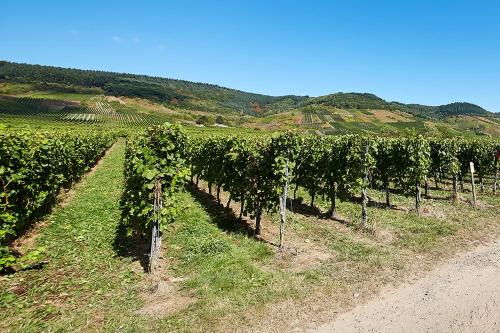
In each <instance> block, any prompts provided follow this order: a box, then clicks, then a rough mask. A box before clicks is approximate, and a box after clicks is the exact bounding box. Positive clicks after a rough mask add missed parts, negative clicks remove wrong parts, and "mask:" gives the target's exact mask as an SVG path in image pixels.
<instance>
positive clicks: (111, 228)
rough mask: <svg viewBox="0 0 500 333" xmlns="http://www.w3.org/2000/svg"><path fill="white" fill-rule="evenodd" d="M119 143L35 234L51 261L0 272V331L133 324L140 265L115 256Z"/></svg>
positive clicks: (111, 327)
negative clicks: (4, 274)
mask: <svg viewBox="0 0 500 333" xmlns="http://www.w3.org/2000/svg"><path fill="white" fill-rule="evenodd" d="M123 154H124V143H123V142H119V143H117V144H116V146H115V147H114V148H112V151H111V152H110V153H109V155H108V156H107V157H105V158H104V160H103V161H102V165H100V166H99V167H98V168H97V170H96V171H95V173H93V174H90V175H88V176H87V177H86V178H84V179H83V181H82V182H81V184H80V186H78V189H77V191H76V194H75V197H74V198H73V199H72V200H71V201H70V203H69V204H68V205H67V206H64V207H60V208H58V209H56V211H55V212H54V213H53V214H51V215H50V216H49V217H48V218H47V225H46V226H45V227H44V228H43V229H42V230H41V232H40V234H39V235H38V237H37V244H38V246H40V247H43V248H44V249H45V251H46V257H47V260H48V264H46V265H45V266H43V267H42V268H41V269H38V270H37V269H35V270H28V271H21V272H18V273H16V274H13V275H10V276H4V277H2V281H1V286H0V309H1V311H0V331H8V332H42V331H44V332H54V331H65V332H70V331H71V332H87V331H101V330H109V331H113V330H119V331H127V330H132V329H134V328H137V327H138V325H140V323H141V319H140V318H134V317H133V311H134V309H137V308H138V307H140V304H141V299H140V298H139V296H138V291H139V289H140V288H139V287H140V285H139V283H138V282H139V281H140V280H141V277H142V273H141V271H140V270H139V271H138V269H137V264H136V263H133V262H132V260H131V259H129V258H121V257H117V255H116V252H115V248H114V243H115V234H116V230H117V225H118V222H119V218H120V208H119V198H120V195H121V190H122V182H123V177H122V167H123V161H124V160H123V159H124V156H123Z"/></svg>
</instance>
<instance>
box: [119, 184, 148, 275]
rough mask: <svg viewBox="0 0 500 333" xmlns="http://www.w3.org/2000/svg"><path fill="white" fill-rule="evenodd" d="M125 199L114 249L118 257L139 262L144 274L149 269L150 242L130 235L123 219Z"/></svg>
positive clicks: (121, 205)
mask: <svg viewBox="0 0 500 333" xmlns="http://www.w3.org/2000/svg"><path fill="white" fill-rule="evenodd" d="M124 193H125V192H124ZM123 200H124V199H123V198H122V202H121V203H120V207H121V208H120V209H121V214H122V217H121V220H120V223H118V226H117V227H116V231H115V239H114V240H113V249H114V251H115V253H116V255H118V256H120V257H123V258H131V259H132V260H134V261H139V263H140V265H141V267H142V269H143V270H144V272H147V271H148V269H149V256H148V255H149V249H150V240H149V239H147V238H144V237H138V236H134V235H130V234H129V233H128V230H127V226H126V225H125V224H124V223H123V217H124V215H125V214H126V213H125V209H124V206H123V204H122V203H123Z"/></svg>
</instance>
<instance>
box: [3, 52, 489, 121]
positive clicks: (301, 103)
mask: <svg viewBox="0 0 500 333" xmlns="http://www.w3.org/2000/svg"><path fill="white" fill-rule="evenodd" d="M1 82H15V83H29V84H32V85H33V87H34V88H35V89H38V90H53V91H60V92H70V93H90V94H106V95H114V96H126V97H139V98H145V99H149V100H151V101H154V102H159V103H162V104H165V105H167V106H170V107H178V108H186V109H191V110H198V111H206V112H217V113H237V114H245V115H253V116H262V115H269V114H277V113H282V112H286V111H291V110H294V109H298V108H303V107H322V106H326V107H331V108H338V109H358V110H370V109H374V110H388V111H402V112H407V113H411V114H413V115H415V116H418V117H422V118H428V119H441V118H446V117H449V116H457V115H475V116H489V115H493V114H492V113H491V112H488V111H486V110H485V109H483V108H481V107H480V106H477V105H474V104H470V103H451V104H448V105H442V106H425V105H419V104H403V103H398V102H387V101H385V100H383V99H382V98H380V97H377V96H375V95H373V94H368V93H336V94H331V95H326V96H320V97H309V96H293V95H290V96H278V97H276V96H268V95H261V94H254V93H248V92H244V91H240V90H235V89H230V88H225V87H220V86H217V85H213V84H207V83H197V82H190V81H184V80H176V79H168V78H161V77H152V76H146V75H136V74H124V73H113V72H105V71H95V70H80V69H67V68H60V67H52V66H41V65H28V64H18V63H13V62H7V61H0V83H1Z"/></svg>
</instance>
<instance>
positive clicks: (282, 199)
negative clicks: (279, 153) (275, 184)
mask: <svg viewBox="0 0 500 333" xmlns="http://www.w3.org/2000/svg"><path fill="white" fill-rule="evenodd" d="M285 178H286V181H285V184H284V185H283V191H282V192H281V196H280V240H279V247H280V248H282V247H283V237H284V233H285V222H286V198H287V195H288V159H287V160H286V164H285Z"/></svg>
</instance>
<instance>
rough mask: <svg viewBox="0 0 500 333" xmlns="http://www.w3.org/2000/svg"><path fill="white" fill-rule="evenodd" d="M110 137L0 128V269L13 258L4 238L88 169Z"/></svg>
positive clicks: (44, 209) (26, 224)
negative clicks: (3, 129) (4, 129)
mask: <svg viewBox="0 0 500 333" xmlns="http://www.w3.org/2000/svg"><path fill="white" fill-rule="evenodd" d="M114 140H115V136H114V135H113V134H108V133H100V134H99V133H93V132H89V133H87V134H81V133H80V134H74V133H70V132H40V131H22V132H18V131H16V132H14V131H12V132H11V131H1V129H0V186H1V189H0V271H2V270H8V269H9V268H10V267H11V266H12V265H14V264H15V263H16V258H15V257H14V256H13V255H12V254H11V253H10V251H9V248H8V247H7V244H8V243H10V242H11V241H12V240H13V239H15V238H16V236H17V234H18V233H19V232H22V231H24V230H26V229H27V228H29V226H30V223H31V222H33V220H35V219H36V218H37V217H39V216H41V215H43V214H44V213H46V212H47V211H48V210H49V209H50V207H51V206H53V205H54V204H55V199H56V196H57V195H58V193H59V192H60V191H61V189H63V188H69V187H70V186H71V185H72V184H73V183H74V182H75V181H77V180H78V179H79V178H80V177H81V176H82V175H83V174H84V173H85V172H87V171H88V170H89V169H90V167H92V166H93V165H94V164H95V163H96V162H97V160H98V159H99V158H100V157H101V156H102V155H103V153H104V152H105V151H106V149H107V148H109V147H110V146H111V144H112V143H113V142H114ZM21 261H22V258H21Z"/></svg>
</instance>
